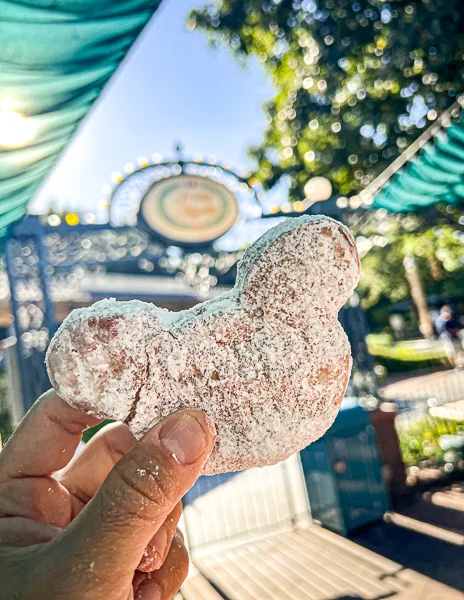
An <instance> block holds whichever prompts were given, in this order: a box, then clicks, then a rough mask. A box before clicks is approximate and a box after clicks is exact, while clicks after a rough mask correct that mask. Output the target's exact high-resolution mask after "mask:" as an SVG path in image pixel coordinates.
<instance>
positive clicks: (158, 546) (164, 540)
mask: <svg viewBox="0 0 464 600" xmlns="http://www.w3.org/2000/svg"><path fill="white" fill-rule="evenodd" d="M150 545H151V546H152V547H153V548H154V549H155V550H156V552H157V553H158V554H159V557H160V560H163V559H164V557H165V554H166V550H167V545H168V532H167V530H166V527H161V529H159V530H158V531H157V532H156V533H155V535H154V536H153V537H152V538H151V542H150Z"/></svg>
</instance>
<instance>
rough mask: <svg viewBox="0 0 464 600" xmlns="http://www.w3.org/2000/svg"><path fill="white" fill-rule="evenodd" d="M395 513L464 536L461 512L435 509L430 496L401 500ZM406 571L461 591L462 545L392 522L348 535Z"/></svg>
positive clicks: (462, 583) (463, 519) (462, 514)
mask: <svg viewBox="0 0 464 600" xmlns="http://www.w3.org/2000/svg"><path fill="white" fill-rule="evenodd" d="M397 512H398V513H400V514H403V515H406V516H408V517H411V518H412V519H416V520H418V521H422V522H424V523H429V524H432V525H435V526H437V527H442V528H445V529H447V530H449V531H454V532H455V533H460V534H463V535H464V511H461V510H453V509H449V508H445V507H440V506H435V505H434V504H433V503H432V502H431V495H425V496H423V497H420V498H416V499H415V500H409V501H404V502H403V503H402V505H400V506H398V507H397ZM350 539H352V540H353V541H354V542H356V543H357V544H360V545H361V546H364V547H365V548H369V550H373V551H374V552H377V553H378V554H381V555H382V556H385V557H386V558H389V559H390V560H393V561H395V562H397V563H400V564H401V565H403V567H405V568H409V569H414V570H415V571H418V572H419V573H422V574H423V575H425V576H427V577H430V578H431V579H435V580H436V581H439V582H441V583H444V584H446V585H448V586H450V587H452V588H455V589H457V590H460V591H462V592H464V577H463V575H462V565H463V564H464V545H460V544H455V543H451V542H447V541H445V540H443V539H439V533H438V537H431V536H430V535H426V534H424V533H420V532H417V531H411V530H410V529H406V528H404V527H401V526H399V525H396V524H394V523H378V524H376V525H371V526H370V527H368V528H365V529H363V530H360V531H357V532H355V533H354V534H353V535H352V536H350Z"/></svg>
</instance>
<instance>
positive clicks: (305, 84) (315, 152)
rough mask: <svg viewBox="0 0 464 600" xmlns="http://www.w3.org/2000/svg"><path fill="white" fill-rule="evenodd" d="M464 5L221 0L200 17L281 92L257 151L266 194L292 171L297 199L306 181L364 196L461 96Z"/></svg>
mask: <svg viewBox="0 0 464 600" xmlns="http://www.w3.org/2000/svg"><path fill="white" fill-rule="evenodd" d="M462 8H463V7H462V2H461V1H460V0H406V1H405V0H390V1H382V0H350V1H348V0H338V1H337V0H223V1H222V2H215V3H209V4H208V5H207V6H206V7H205V8H203V9H201V10H198V11H194V12H193V13H192V14H191V15H190V18H189V21H188V24H189V26H190V28H192V29H193V28H195V27H198V28H200V29H203V30H206V31H207V32H208V34H209V36H210V39H211V41H212V43H213V44H215V45H218V44H222V45H224V44H226V45H227V46H229V47H230V49H231V50H232V52H233V53H234V54H235V56H236V57H237V58H238V59H239V60H240V61H242V62H246V61H247V59H248V58H249V57H256V58H257V59H258V60H259V61H260V62H262V63H263V64H264V65H265V68H266V69H267V71H268V73H269V74H270V76H271V79H272V81H273V83H274V85H275V88H276V94H275V97H274V98H273V99H272V100H270V101H269V102H268V103H266V105H265V111H266V114H267V118H268V127H267V129H266V131H265V132H264V137H263V140H262V143H261V145H260V146H258V147H255V148H252V149H250V152H251V154H252V155H253V156H254V157H256V160H257V165H258V166H257V176H258V178H259V179H260V180H261V181H262V182H263V184H264V186H265V187H267V188H270V187H272V186H273V185H274V184H275V183H276V182H277V181H278V180H279V179H280V178H281V177H282V175H284V174H286V175H288V176H289V178H290V182H291V189H290V200H291V201H295V200H298V199H301V198H302V196H303V187H304V184H305V183H306V181H307V180H308V178H309V177H310V176H313V175H322V176H325V177H328V178H329V179H330V180H331V181H332V182H333V184H334V187H335V189H336V190H338V191H339V192H340V193H341V194H342V195H348V194H352V193H356V192H358V191H359V190H360V189H362V188H363V187H365V186H366V185H367V184H369V183H370V181H372V180H373V179H374V178H375V176H376V175H377V174H378V173H379V172H381V171H382V170H383V169H384V168H385V167H386V166H387V165H388V164H390V163H391V162H392V160H394V159H395V157H396V156H397V155H398V154H399V153H401V152H402V151H403V150H404V149H405V148H406V147H407V146H408V145H409V143H410V142H411V141H412V140H413V139H414V138H415V137H417V135H418V133H419V132H420V131H421V130H422V129H423V128H424V127H426V126H427V124H428V123H430V122H431V121H433V120H434V119H436V117H437V115H438V114H440V112H442V111H443V110H444V109H445V108H447V107H449V106H450V104H451V103H452V102H453V101H454V100H455V98H456V96H458V95H459V94H460V93H461V92H463V89H464V70H463V66H464V10H462Z"/></svg>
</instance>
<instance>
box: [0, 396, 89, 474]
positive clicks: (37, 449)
mask: <svg viewBox="0 0 464 600" xmlns="http://www.w3.org/2000/svg"><path fill="white" fill-rule="evenodd" d="M98 422H99V421H98V420H97V419H95V418H94V417H90V416H88V415H85V414H83V413H80V412H79V411H77V410H76V409H75V408H72V407H71V406H69V405H68V404H66V402H65V401H64V400H62V399H61V398H59V397H58V396H57V395H56V394H55V392H54V391H53V390H50V391H48V392H46V393H45V394H43V396H41V397H40V398H39V400H38V401H37V402H36V403H35V404H34V406H33V407H32V408H31V410H30V411H29V412H28V413H27V415H26V417H25V418H24V419H23V421H22V422H21V424H20V425H19V427H18V429H17V430H16V431H15V433H14V434H13V435H12V436H11V438H10V439H9V440H8V442H7V444H6V445H5V447H4V448H3V450H2V452H1V453H0V480H3V481H5V480H6V479H8V478H18V477H44V476H47V475H50V474H51V473H54V472H55V471H59V470H60V469H62V468H63V467H65V466H66V465H67V464H68V462H69V461H70V460H71V458H72V457H73V455H74V453H75V451H76V448H77V446H78V444H79V442H80V439H81V435H82V432H83V431H84V429H87V428H88V427H92V426H93V425H96V424H97V423H98Z"/></svg>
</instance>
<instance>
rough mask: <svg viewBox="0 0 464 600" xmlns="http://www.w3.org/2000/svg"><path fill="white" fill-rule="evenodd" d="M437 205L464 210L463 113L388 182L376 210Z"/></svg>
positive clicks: (396, 209) (381, 191)
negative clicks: (462, 208) (452, 206)
mask: <svg viewBox="0 0 464 600" xmlns="http://www.w3.org/2000/svg"><path fill="white" fill-rule="evenodd" d="M438 202H445V203H448V204H454V205H456V206H462V207H464V113H462V114H461V118H460V120H459V122H457V123H454V124H452V125H450V126H449V127H448V128H447V129H444V128H443V129H441V130H440V131H439V132H438V133H437V134H436V136H435V138H432V139H431V140H429V142H428V143H427V145H426V146H424V147H423V148H422V150H421V151H420V153H418V154H416V155H415V156H414V157H413V158H412V159H411V160H410V161H409V162H408V163H406V165H405V166H404V168H403V170H402V171H400V172H398V173H397V174H396V175H394V176H393V177H392V178H391V179H390V180H389V182H388V183H387V184H386V186H385V187H383V188H382V189H381V190H380V191H379V193H378V194H377V195H376V196H375V199H374V205H373V206H374V208H386V209H387V210H389V211H392V212H408V211H415V210H420V209H421V208H424V207H428V206H431V205H433V204H437V203H438Z"/></svg>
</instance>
